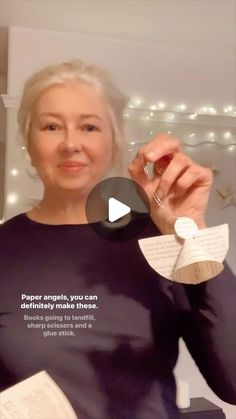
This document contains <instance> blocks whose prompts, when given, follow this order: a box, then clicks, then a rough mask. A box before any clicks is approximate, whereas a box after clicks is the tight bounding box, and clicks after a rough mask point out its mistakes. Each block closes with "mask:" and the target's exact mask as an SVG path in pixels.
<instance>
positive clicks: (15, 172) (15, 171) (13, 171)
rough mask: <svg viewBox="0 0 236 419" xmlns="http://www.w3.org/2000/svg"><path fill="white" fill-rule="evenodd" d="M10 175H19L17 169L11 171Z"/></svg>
mask: <svg viewBox="0 0 236 419" xmlns="http://www.w3.org/2000/svg"><path fill="white" fill-rule="evenodd" d="M10 173H11V175H12V176H17V175H18V174H19V171H18V170H17V169H12V170H11V172H10Z"/></svg>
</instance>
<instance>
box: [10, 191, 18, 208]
mask: <svg viewBox="0 0 236 419" xmlns="http://www.w3.org/2000/svg"><path fill="white" fill-rule="evenodd" d="M17 201H18V195H17V194H16V193H10V194H8V196H7V203H8V204H9V205H14V204H16V203H17Z"/></svg>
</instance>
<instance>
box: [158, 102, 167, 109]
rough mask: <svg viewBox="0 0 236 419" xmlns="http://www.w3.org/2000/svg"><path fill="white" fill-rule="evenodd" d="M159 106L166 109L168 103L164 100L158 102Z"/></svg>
mask: <svg viewBox="0 0 236 419" xmlns="http://www.w3.org/2000/svg"><path fill="white" fill-rule="evenodd" d="M157 106H158V108H159V109H164V108H165V107H166V104H165V103H164V102H158V104H157Z"/></svg>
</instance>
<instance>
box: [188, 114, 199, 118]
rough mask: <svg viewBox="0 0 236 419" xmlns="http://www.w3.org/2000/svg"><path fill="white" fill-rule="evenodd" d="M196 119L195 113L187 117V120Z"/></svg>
mask: <svg viewBox="0 0 236 419" xmlns="http://www.w3.org/2000/svg"><path fill="white" fill-rule="evenodd" d="M196 118H197V113H192V114H191V115H189V119H196Z"/></svg>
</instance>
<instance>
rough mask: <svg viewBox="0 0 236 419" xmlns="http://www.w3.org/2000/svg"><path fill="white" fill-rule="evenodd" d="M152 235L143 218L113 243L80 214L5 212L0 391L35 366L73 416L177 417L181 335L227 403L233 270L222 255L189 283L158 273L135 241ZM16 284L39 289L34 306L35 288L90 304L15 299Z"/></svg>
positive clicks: (234, 372) (0, 242) (235, 383)
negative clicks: (61, 217) (48, 220)
mask: <svg viewBox="0 0 236 419" xmlns="http://www.w3.org/2000/svg"><path fill="white" fill-rule="evenodd" d="M133 222H135V223H136V222H138V223H142V222H143V218H142V217H140V216H139V217H137V218H136V219H135V220H134V221H133ZM131 224H132V223H131ZM127 228H129V227H127ZM130 228H132V227H130ZM157 234H159V232H158V230H157V228H156V227H155V226H154V224H153V223H152V221H151V220H150V221H149V222H148V223H146V224H145V225H144V229H143V231H142V232H141V233H140V237H138V236H137V237H135V238H134V239H130V240H127V241H117V242H113V241H109V240H105V239H102V238H100V237H99V236H97V235H96V234H95V233H94V231H93V230H92V229H91V227H90V225H88V224H84V225H46V224H41V223H38V222H35V221H32V220H30V219H29V218H28V217H27V216H26V215H25V214H20V215H18V216H16V217H14V218H12V219H11V220H8V221H7V222H5V223H4V224H3V225H2V226H1V227H0V356H1V374H0V387H1V389H2V390H3V389H5V388H7V387H9V386H11V385H13V384H15V383H17V382H19V381H21V380H23V379H25V378H27V377H30V376H31V375H33V374H35V373H36V372H39V371H41V370H46V371H47V372H48V373H49V374H50V375H51V377H52V378H53V379H54V380H55V382H56V383H57V384H58V385H59V386H60V387H61V389H62V390H63V391H64V393H65V394H66V396H67V397H68V399H69V401H70V402H71V404H72V406H73V408H74V410H75V412H76V414H77V415H78V417H79V418H80V419H177V418H179V413H178V409H177V407H176V404H175V381H174V376H173V369H174V367H175V364H176V360H177V356H178V341H179V338H180V337H181V336H182V337H183V339H184V340H185V342H186V344H187V346H188V349H189V350H190V352H191V354H192V356H193V358H194V359H195V361H196V363H197V365H198V367H199V368H200V371H201V372H202V374H203V375H204V377H205V379H206V380H207V382H208V384H209V385H210V387H211V388H212V389H213V391H215V393H216V394H217V395H218V396H219V397H220V398H222V399H223V400H225V401H226V402H228V403H232V404H236V379H235V377H236V328H235V319H236V278H235V276H234V275H233V274H232V273H231V271H230V269H229V268H228V267H227V265H226V266H225V269H224V271H223V273H221V274H220V275H218V276H217V277H216V278H214V279H211V280H210V281H208V282H206V283H202V284H200V285H182V284H177V283H173V282H171V281H168V280H167V279H164V278H162V277H161V276H159V275H158V274H157V273H156V272H155V271H154V270H153V269H152V268H151V267H150V266H149V265H148V264H147V262H146V260H145V259H144V257H143V255H142V253H141V251H140V249H139V246H138V238H141V237H148V236H153V235H157ZM22 294H25V295H41V296H42V297H41V301H40V300H34V301H33V303H34V304H40V302H41V304H48V301H47V300H42V298H43V297H44V296H50V295H57V296H61V295H66V296H69V295H77V296H80V297H77V298H83V300H81V299H80V300H78V301H77V303H78V304H79V303H80V304H85V303H86V304H95V305H96V307H97V308H94V307H91V308H88V307H87V308H81V307H82V306H81V305H79V306H78V308H74V309H73V308H71V306H67V308H65V309H62V308H61V309H59V308H57V309H56V308H55V307H56V306H54V308H53V310H50V309H49V308H43V309H42V308H35V306H33V305H31V308H29V309H24V308H21V304H22V303H24V302H25V303H26V304H29V303H30V301H28V300H26V299H25V300H23V301H22V300H21V296H22ZM86 295H89V296H94V297H93V299H92V300H85V296H86ZM60 298H61V297H60ZM67 302H68V301H67ZM50 303H52V301H50ZM65 303H66V301H64V300H57V301H56V302H54V304H65ZM46 315H48V316H51V320H48V321H47V322H46V321H45V319H44V318H43V316H46ZM83 315H87V317H84V318H82V320H80V321H78V320H73V318H72V316H83ZM24 316H29V317H28V318H27V317H25V318H24ZM55 316H57V317H55ZM60 316H63V317H62V319H60ZM64 316H67V317H66V318H64ZM68 316H69V317H68ZM32 318H33V320H31V319H32ZM42 318H43V320H42ZM69 318H70V320H68V319H69ZM74 319H76V317H74ZM61 320H62V321H61ZM32 323H33V324H34V326H32ZM35 324H42V325H46V326H45V329H42V328H40V327H41V326H38V327H35ZM48 324H50V325H51V326H50V327H48V326H47V325H48ZM68 324H69V326H68ZM70 324H72V325H73V327H71V326H70ZM76 324H80V325H81V324H83V325H84V324H85V326H84V327H81V326H80V327H76V326H75V325H76ZM30 325H31V327H30ZM60 325H61V326H60ZM63 325H64V327H62V326H63ZM65 325H67V326H65ZM42 327H43V326H42ZM45 332H46V333H48V334H50V336H44V333H45ZM52 332H57V336H52V335H51V333H52ZM46 333H45V334H46ZM63 333H64V334H63ZM66 333H67V335H66ZM69 333H74V335H69Z"/></svg>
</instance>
